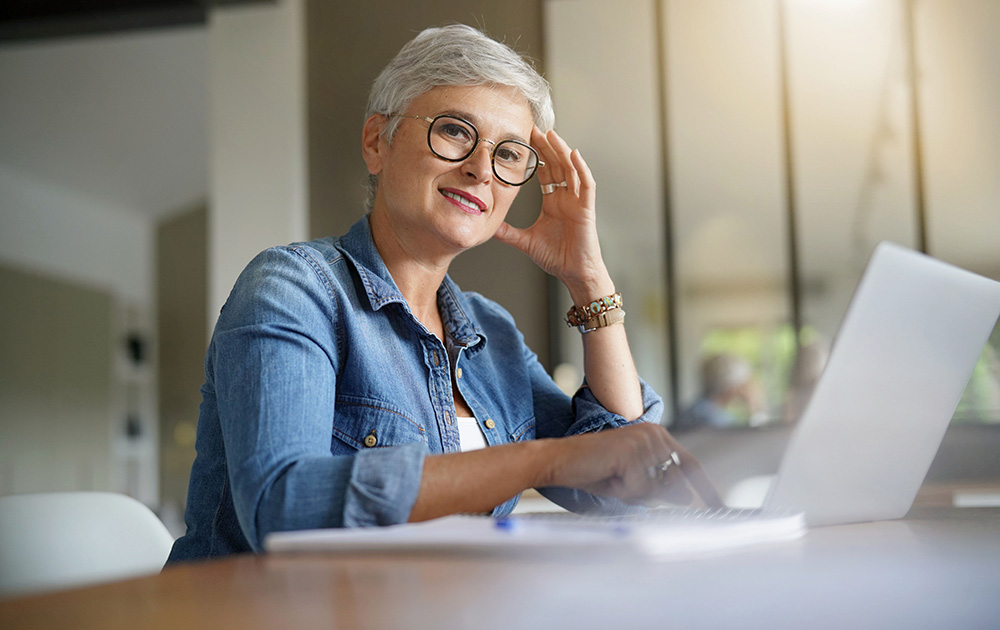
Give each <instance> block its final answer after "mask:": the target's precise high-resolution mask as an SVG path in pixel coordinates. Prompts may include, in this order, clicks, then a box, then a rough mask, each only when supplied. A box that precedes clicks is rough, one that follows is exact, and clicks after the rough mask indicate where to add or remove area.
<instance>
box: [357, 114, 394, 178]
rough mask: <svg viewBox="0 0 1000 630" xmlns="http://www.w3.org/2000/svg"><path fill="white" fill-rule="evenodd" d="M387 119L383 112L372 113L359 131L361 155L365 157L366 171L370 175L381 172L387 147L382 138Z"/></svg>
mask: <svg viewBox="0 0 1000 630" xmlns="http://www.w3.org/2000/svg"><path fill="white" fill-rule="evenodd" d="M388 120H389V119H388V118H387V117H386V116H384V115H383V114H372V115H371V116H369V117H368V120H366V121H365V126H364V129H363V130H362V131H361V156H362V157H363V158H364V159H365V164H367V165H368V172H369V173H370V174H372V175H378V174H379V173H381V172H382V162H383V161H384V159H385V151H386V150H387V149H388V148H389V145H388V143H386V142H383V138H382V132H383V131H384V130H385V125H386V123H387V122H388Z"/></svg>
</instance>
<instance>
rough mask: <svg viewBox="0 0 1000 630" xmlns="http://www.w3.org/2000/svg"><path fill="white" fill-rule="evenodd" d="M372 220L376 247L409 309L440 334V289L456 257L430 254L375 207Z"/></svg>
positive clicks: (370, 218)
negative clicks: (418, 246)
mask: <svg viewBox="0 0 1000 630" xmlns="http://www.w3.org/2000/svg"><path fill="white" fill-rule="evenodd" d="M369 224H370V225H371V230H372V239H373V240H374V242H375V248H376V249H378V253H379V255H380V256H381V257H382V262H384V263H385V266H386V269H388V270H389V275H391V276H392V279H393V281H394V282H395V283H396V286H397V287H398V288H399V291H400V293H402V294H403V298H404V299H405V300H406V303H407V304H408V305H409V307H410V311H411V312H412V313H413V315H414V316H415V317H416V318H417V319H419V320H420V321H421V322H422V323H423V324H424V326H426V327H427V328H428V329H429V330H431V331H432V332H434V333H435V334H437V332H438V330H439V329H440V327H441V324H440V320H441V317H440V314H439V312H438V307H437V290H438V287H439V286H441V282H442V281H444V277H445V275H446V274H447V273H448V266H449V265H450V264H451V260H452V258H454V257H453V256H451V257H446V256H431V255H428V254H427V253H426V252H423V251H420V250H419V249H418V248H417V247H415V245H414V243H413V242H412V241H410V240H408V239H407V238H405V235H404V234H400V233H399V232H397V231H396V230H394V229H393V226H392V225H390V223H389V221H388V220H387V218H386V217H385V216H384V215H382V214H381V213H378V212H375V211H373V212H372V213H371V215H370V217H369ZM439 336H440V335H439Z"/></svg>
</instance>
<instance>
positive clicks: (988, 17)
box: [0, 0, 1000, 533]
mask: <svg viewBox="0 0 1000 630" xmlns="http://www.w3.org/2000/svg"><path fill="white" fill-rule="evenodd" d="M446 22H464V23H468V24H472V25H475V26H478V27H480V28H482V29H484V30H485V31H486V32H487V33H489V34H490V35H492V36H493V37H495V38H497V39H501V40H503V41H505V42H507V43H508V44H510V45H511V46H512V47H514V48H515V49H517V50H518V51H520V52H522V53H525V54H527V55H528V56H530V57H532V58H534V59H535V60H536V63H537V65H538V67H539V69H540V70H541V71H542V72H543V74H545V76H546V77H547V78H548V79H549V80H550V81H551V83H552V86H553V91H554V100H555V106H556V121H557V123H556V127H557V129H558V130H559V131H560V133H561V134H562V135H563V136H564V137H565V138H567V139H568V141H569V142H570V144H571V145H573V146H575V147H578V148H580V149H581V151H582V153H583V155H584V157H585V158H586V159H587V160H588V162H589V164H590V166H591V168H592V170H593V171H594V174H595V176H596V178H597V181H598V184H599V192H598V203H599V205H598V209H599V227H600V231H601V234H602V247H603V250H604V253H605V257H606V260H607V262H608V264H609V266H610V267H611V271H612V275H613V277H614V278H615V280H616V283H617V285H618V288H619V290H620V291H621V292H622V293H623V294H624V296H625V300H626V310H627V311H628V313H629V317H628V321H627V323H626V326H627V327H628V329H629V334H630V338H631V341H632V346H633V351H634V353H635V355H636V360H637V363H638V365H639V370H640V373H641V374H642V375H643V377H644V378H645V379H646V380H647V381H648V382H650V383H651V384H652V385H653V386H654V387H655V388H656V389H657V391H659V392H661V393H662V394H663V395H664V397H665V399H666V400H667V409H668V412H667V417H665V419H664V421H665V423H667V424H668V425H670V426H671V427H673V428H674V429H675V430H676V431H677V432H678V435H680V436H681V439H682V441H684V442H685V444H687V445H688V446H689V448H691V450H692V451H694V452H695V453H696V454H697V455H699V457H700V458H701V459H702V460H703V463H705V465H706V467H707V468H708V470H709V472H710V474H712V475H713V476H714V477H715V479H716V481H717V483H719V485H721V486H723V489H725V487H726V486H728V485H731V484H733V483H735V482H736V481H738V480H739V479H741V478H743V477H747V476H752V475H755V474H762V473H769V472H774V470H776V467H777V462H778V458H779V456H780V453H781V449H782V447H783V445H784V441H785V440H786V439H787V435H788V431H789V428H790V427H791V426H793V425H794V422H795V420H796V419H797V417H798V415H799V414H800V413H801V409H802V406H803V405H804V403H805V401H806V400H808V395H809V391H810V387H811V385H812V383H813V382H815V379H816V378H817V377H818V375H819V373H820V372H821V371H822V367H823V364H824V362H825V359H826V357H827V355H828V352H829V348H830V345H831V343H832V341H833V338H834V335H835V333H836V330H837V328H838V325H839V323H840V320H841V318H842V316H843V314H844V312H845V310H846V308H847V305H848V301H849V299H850V296H851V293H852V291H853V289H854V287H855V285H856V283H857V281H858V279H859V278H860V275H861V273H862V271H863V269H864V265H865V263H866V261H867V259H868V256H869V255H870V253H871V251H872V250H873V248H874V247H875V245H876V244H877V243H878V242H880V241H882V240H886V239H888V240H892V241H895V242H897V243H900V244H902V245H906V246H909V247H912V248H915V249H919V250H923V251H926V252H928V253H930V254H931V255H933V256H935V257H938V258H941V259H943V260H945V261H948V262H951V263H954V264H957V265H959V266H962V267H965V268H967V269H970V270H972V271H975V272H977V273H980V274H983V275H986V276H989V277H992V278H995V279H1000V248H998V246H997V242H998V240H1000V178H998V177H997V173H1000V39H998V38H997V37H996V33H998V32H1000V0H840V1H838V0H614V1H612V0H508V1H506V2H488V1H484V0H483V1H479V2H476V1H472V2H470V1H468V0H443V1H441V0H439V1H433V2H432V1H431V0H417V1H413V0H406V1H404V0H393V1H390V0H371V1H367V2H363V3H360V2H359V3H341V2H326V1H324V0H275V1H271V2H266V1H256V2H248V1H244V2H239V1H227V2H207V3H206V2H202V1H192V0H189V1H186V2H183V1H166V0H163V1H154V0H132V1H129V2H121V1H117V2H112V1H106V2H100V1H92V2H84V1H76V2H73V1H69V0H63V1H35V2H31V1H14V2H8V3H5V5H4V7H3V8H0V494H12V493H19V492H38V491H46V490H91V489H94V490H113V491H117V492H124V493H127V494H129V495H132V496H134V497H136V498H138V499H140V500H141V501H143V502H144V503H146V504H147V505H150V506H151V507H153V508H154V509H155V510H157V511H158V513H159V514H160V515H161V517H163V519H164V520H165V521H166V522H167V523H168V525H171V526H172V527H173V529H174V530H175V533H179V530H178V527H179V517H180V514H181V512H182V510H183V505H184V501H185V495H186V489H187V476H188V470H189V468H190V465H191V462H192V461H193V458H194V434H195V426H196V422H197V414H198V410H197V407H198V403H199V401H200V394H199V387H200V385H201V383H202V381H203V371H202V362H203V357H204V351H205V348H206V345H207V341H208V336H209V334H210V330H211V327H212V326H213V325H214V322H215V318H216V314H217V313H218V310H219V308H220V306H221V305H222V303H223V302H224V301H225V298H226V295H227V294H228V292H229V289H230V287H231V286H232V283H233V282H234V280H235V278H236V276H237V274H238V273H239V271H240V270H241V269H242V268H243V266H244V265H245V264H246V263H247V262H248V261H249V260H250V259H251V258H252V257H253V256H254V255H255V254H256V253H257V252H258V251H260V250H261V249H264V248H266V247H268V246H271V245H276V244H283V243H288V242H292V241H296V240H306V239H309V238H314V237H319V236H324V235H330V234H340V233H343V232H344V231H346V229H347V228H348V227H349V226H350V225H351V224H352V223H353V222H354V221H355V220H357V218H359V217H360V216H361V215H362V213H363V199H364V184H365V174H366V172H365V168H364V163H363V162H362V160H361V156H360V147H359V141H360V136H361V125H362V122H363V118H362V117H363V112H364V107H365V101H366V97H367V92H368V88H369V86H370V84H371V81H372V80H373V79H374V76H375V74H376V73H377V72H378V70H379V69H380V68H381V67H382V66H383V65H384V64H385V63H386V62H387V61H388V60H389V59H390V58H391V57H392V56H393V55H394V54H395V53H396V52H397V51H398V49H399V48H400V46H402V44H403V43H405V42H406V41H407V40H409V39H410V38H412V37H413V35H414V34H416V33H417V32H418V31H419V30H421V29H422V28H424V27H426V26H432V25H440V24H443V23H446ZM539 203H540V194H539V192H538V190H537V188H535V187H530V186H529V187H526V189H525V190H524V191H523V192H522V193H521V194H520V195H519V198H518V201H517V202H516V205H515V207H514V209H513V210H512V214H511V218H510V220H511V222H512V223H514V224H515V225H521V226H526V225H529V224H530V223H531V221H532V220H533V219H534V216H535V214H536V213H537V208H538V206H539ZM452 275H453V276H454V277H455V279H456V280H457V281H458V282H459V284H460V285H461V286H462V287H463V288H465V289H468V290H477V291H480V292H482V293H484V294H486V295H488V296H490V297H492V298H494V299H496V300H497V301H499V302H500V303H502V304H503V305H504V306H505V307H507V308H508V309H509V310H510V311H511V312H512V313H513V314H514V315H515V317H516V318H517V320H518V323H519V325H520V327H521V328H522V330H523V331H524V332H525V336H526V338H527V340H528V342H529V343H530V344H531V346H532V347H533V348H534V349H535V351H536V352H537V353H538V354H539V356H540V357H541V358H542V361H543V363H544V364H545V365H546V367H547V368H549V369H550V370H552V372H553V373H554V374H555V375H556V377H557V380H559V381H560V383H563V384H565V386H566V387H567V388H574V387H575V386H576V385H577V384H578V382H579V378H580V365H581V357H580V356H579V350H580V348H579V341H578V339H577V338H578V336H579V333H577V332H576V331H571V330H569V329H567V328H566V327H565V325H564V324H563V323H562V321H561V319H562V314H563V313H564V312H565V311H566V309H567V308H568V307H569V297H568V294H566V292H565V291H564V290H563V289H562V288H561V287H560V286H558V284H557V283H555V282H554V281H552V279H550V278H547V277H546V276H545V275H544V274H543V273H542V272H540V271H539V270H537V269H536V268H535V267H534V266H533V265H532V263H531V262H530V261H529V260H528V259H527V258H525V257H524V256H522V255H520V254H519V253H517V252H515V251H513V250H510V249H508V248H505V247H504V246H501V245H499V244H495V243H488V244H486V245H484V246H482V247H481V248H478V249H477V250H474V251H471V252H469V253H466V254H463V256H462V257H460V258H459V259H458V260H457V261H456V263H455V265H453V274H452ZM511 278H516V281H511ZM956 307H957V308H960V305H956ZM998 354H1000V328H998V329H997V330H994V334H993V335H992V337H991V340H990V343H989V344H988V345H987V347H986V349H985V350H984V352H983V356H982V358H981V360H980V363H979V365H978V366H977V368H976V371H975V373H974V374H973V377H972V380H971V381H970V384H969V387H968V389H967V391H966V394H965V396H964V397H963V400H962V403H961V404H960V405H959V408H958V411H957V412H956V415H955V418H954V419H953V422H952V426H951V428H950V429H949V432H948V435H947V436H946V438H945V442H944V444H943V445H942V448H941V451H940V452H939V455H938V459H937V460H936V461H935V464H934V466H933V467H932V470H931V473H930V474H929V476H928V481H927V484H926V488H927V492H926V493H925V494H926V496H927V497H928V499H927V500H928V501H932V500H933V498H934V496H936V495H935V492H936V488H940V487H951V488H954V487H956V485H962V486H967V487H978V486H981V485H984V484H985V485H989V484H1000V469H998V468H1000V464H998V463H996V462H1000V356H998Z"/></svg>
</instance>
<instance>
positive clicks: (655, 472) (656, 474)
mask: <svg viewBox="0 0 1000 630" xmlns="http://www.w3.org/2000/svg"><path fill="white" fill-rule="evenodd" d="M680 465H681V456H680V455H678V454H677V451H673V452H672V453H670V458H669V459H667V460H666V461H663V462H661V463H660V464H657V465H656V466H650V467H649V468H647V469H646V475H647V476H648V477H649V478H650V479H658V480H661V481H662V480H663V478H664V477H666V476H667V470H669V468H670V467H671V466H680Z"/></svg>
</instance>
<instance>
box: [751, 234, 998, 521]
mask: <svg viewBox="0 0 1000 630" xmlns="http://www.w3.org/2000/svg"><path fill="white" fill-rule="evenodd" d="M998 314H1000V283H998V282H995V281H993V280H989V279H987V278H983V277H981V276H978V275H976V274H973V273H971V272H968V271H965V270H962V269H959V268H957V267H953V266H951V265H948V264H945V263H943V262H940V261H938V260H935V259H933V258H930V257H928V256H925V255H923V254H919V253H916V252H913V251H911V250H908V249H905V248H903V247H900V246H898V245H895V244H892V243H882V244H880V245H879V246H878V247H877V248H876V249H875V252H874V254H872V257H871V260H870V261H869V263H868V267H867V269H866V271H865V274H864V277H863V278H862V279H861V282H860V284H859V285H858V288H857V290H856V291H855V294H854V298H853V299H852V301H851V305H850V307H849V308H848V311H847V314H846V315H845V316H844V320H843V322H842V323H841V326H840V331H839V332H838V333H837V338H836V339H835V341H834V345H833V349H832V351H831V354H830V359H829V362H828V363H827V366H826V369H825V370H824V372H823V375H822V377H821V378H820V381H819V383H818V384H817V386H816V389H815V391H814V392H813V395H812V398H811V399H810V401H809V404H808V406H807V407H806V410H805V412H804V414H803V415H802V418H801V420H800V422H799V425H798V426H797V427H796V428H795V431H794V432H793V434H792V436H791V439H790V441H789V444H788V448H787V450H786V452H785V454H784V458H783V460H782V463H781V467H780V469H779V471H778V476H777V478H776V480H775V482H774V485H773V487H772V489H771V492H770V495H769V496H768V498H767V500H766V501H765V503H764V506H765V507H767V508H780V509H791V510H795V511H801V512H804V513H805V516H806V522H807V523H808V524H809V525H811V526H815V525H833V524H840V523H852V522H860V521H873V520H882V519H893V518H900V517H902V516H904V515H905V514H906V512H907V511H909V509H910V507H911V506H912V504H913V499H914V497H915V496H916V494H917V491H918V490H919V489H920V486H921V484H922V483H923V480H924V477H925V476H926V474H927V469H928V468H929V467H930V464H931V461H932V460H933V458H934V455H935V454H936V453H937V449H938V446H939V445H940V443H941V439H942V437H943V436H944V432H945V429H947V427H948V423H949V421H950V420H951V417H952V415H953V414H954V412H955V408H956V407H957V406H958V403H959V400H960V399H961V396H962V392H963V391H964V389H965V386H966V384H967V382H968V380H969V377H970V376H971V375H972V370H973V368H974V367H975V365H976V362H977V360H978V358H979V356H980V353H981V352H982V349H983V346H984V345H985V344H986V341H987V339H988V337H989V335H990V332H991V331H992V330H993V326H994V324H995V323H996V321H997V315H998Z"/></svg>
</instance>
